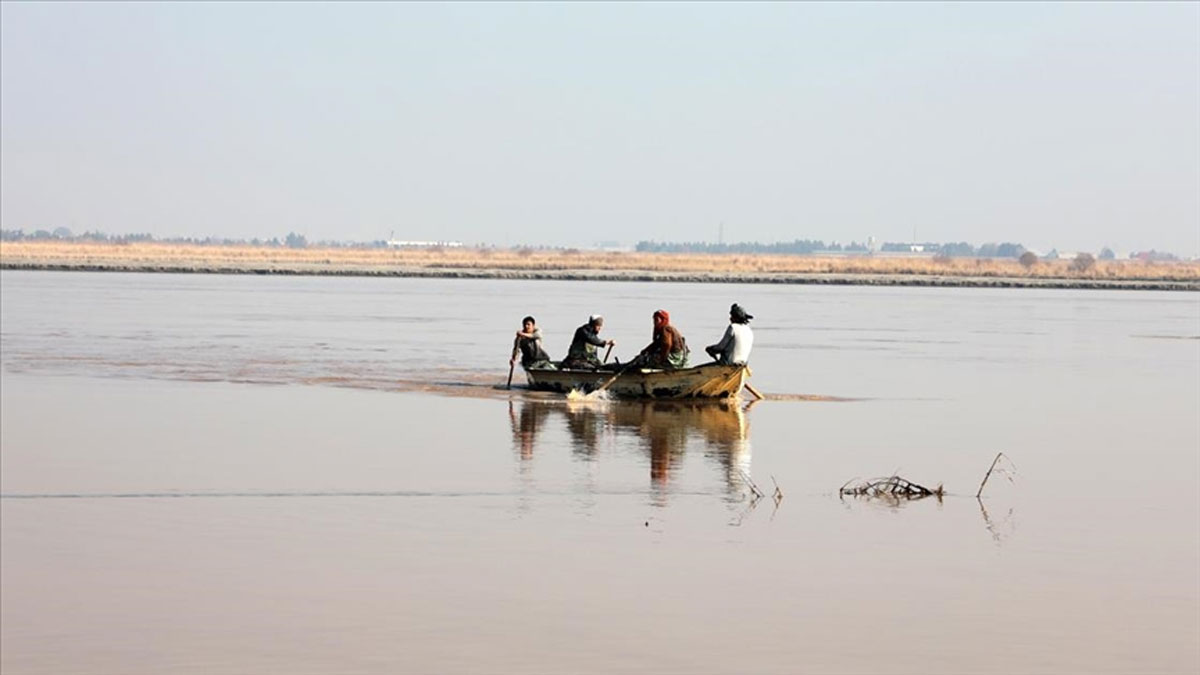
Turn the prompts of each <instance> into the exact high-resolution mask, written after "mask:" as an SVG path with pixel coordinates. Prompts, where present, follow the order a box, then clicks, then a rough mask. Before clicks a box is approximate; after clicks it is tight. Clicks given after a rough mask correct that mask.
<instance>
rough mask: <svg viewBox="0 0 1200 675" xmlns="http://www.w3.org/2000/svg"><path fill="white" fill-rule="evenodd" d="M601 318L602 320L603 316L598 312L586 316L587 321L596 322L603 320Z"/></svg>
mask: <svg viewBox="0 0 1200 675" xmlns="http://www.w3.org/2000/svg"><path fill="white" fill-rule="evenodd" d="M603 320H604V317H602V316H600V315H599V314H593V315H591V316H589V317H588V323H596V322H597V321H603Z"/></svg>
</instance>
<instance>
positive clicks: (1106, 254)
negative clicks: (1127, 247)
mask: <svg viewBox="0 0 1200 675" xmlns="http://www.w3.org/2000/svg"><path fill="white" fill-rule="evenodd" d="M1099 258H1100V260H1116V258H1117V254H1116V253H1113V250H1112V249H1111V248H1109V247H1107V246H1105V247H1104V248H1102V249H1100V256H1099Z"/></svg>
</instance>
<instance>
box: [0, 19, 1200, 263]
mask: <svg viewBox="0 0 1200 675" xmlns="http://www.w3.org/2000/svg"><path fill="white" fill-rule="evenodd" d="M0 30H2V41H0V49H2V54H0V56H2V58H0V77H2V80H0V84H2V91H0V115H2V131H0V191H2V192H0V197H2V199H0V221H2V225H3V227H4V228H8V229H17V228H22V229H26V230H30V229H36V228H42V227H45V228H52V227H57V226H66V227H70V228H72V229H73V230H75V231H77V232H79V231H82V230H85V229H100V230H103V231H106V232H109V233H126V232H143V231H144V232H151V233H153V234H155V235H163V236H169V235H187V236H207V235H215V236H223V237H254V236H260V237H261V236H266V237H270V236H281V235H283V234H286V233H287V232H288V231H291V230H294V231H296V232H300V233H303V234H305V235H306V236H307V237H308V238H309V239H354V240H371V239H381V238H386V237H387V236H388V235H389V233H390V232H392V231H393V230H394V231H395V234H396V236H397V237H399V238H407V239H457V240H462V241H466V242H490V243H496V244H516V243H545V244H555V245H591V244H594V243H595V242H598V241H602V240H616V241H620V242H623V243H632V242H635V241H638V240H640V239H658V240H711V241H715V240H716V238H717V234H718V226H719V224H720V223H721V222H724V223H725V227H724V233H725V234H724V236H725V240H726V241H738V240H758V241H778V240H791V239H795V238H812V239H823V240H826V241H830V240H837V241H842V242H848V241H851V240H859V241H863V240H865V239H866V238H867V237H868V236H874V237H876V238H877V239H879V240H884V241H907V240H909V239H911V238H912V237H913V233H914V230H915V232H916V236H917V238H918V239H921V240H932V241H961V240H965V241H968V242H972V243H975V244H980V243H984V242H987V241H1016V242H1021V243H1024V244H1025V245H1026V246H1029V247H1031V248H1035V249H1039V250H1043V251H1044V250H1048V249H1049V248H1051V247H1057V248H1059V249H1063V250H1076V249H1078V250H1093V251H1094V250H1097V249H1099V248H1100V247H1101V246H1111V247H1113V248H1114V249H1116V250H1117V251H1118V252H1125V251H1129V250H1135V249H1148V248H1157V249H1160V250H1163V249H1165V250H1171V251H1174V252H1176V253H1180V254H1184V255H1198V254H1200V4H1196V3H1182V2H1180V3H1172V4H1147V3H1131V4H1118V3H1100V4H1084V3H1068V4H1034V3H1028V2H1019V3H1018V2H1014V3H1000V4H974V3H973V4H912V5H899V4H867V3H857V4H815V3H797V4H728V5H723V4H710V3H705V4H690V5H689V4H675V3H670V4H582V3H565V4H543V3H531V4H493V3H483V4H465V3H464V4H383V3H364V4H353V5H351V4H337V5H322V4H315V3H304V4H278V3H271V4H246V3H201V4H180V3H170V4H168V3H162V4H151V3H131V4H115V5H109V4H100V3H91V2H90V3H81V4H60V3H31V4H22V3H13V2H5V3H3V5H0Z"/></svg>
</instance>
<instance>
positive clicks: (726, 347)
mask: <svg viewBox="0 0 1200 675" xmlns="http://www.w3.org/2000/svg"><path fill="white" fill-rule="evenodd" d="M753 318H754V316H752V315H750V314H747V313H746V310H744V309H742V307H741V305H738V304H737V303H736V302H735V303H734V304H733V306H732V307H730V308H729V327H728V328H726V329H725V335H724V336H722V337H721V341H720V342H718V343H717V344H715V345H709V346H708V347H705V348H704V351H706V352H708V355H709V356H711V357H713V358H714V359H716V361H717V363H723V364H727V365H732V364H739V365H741V364H745V363H746V362H747V361H749V360H750V348H751V347H753V346H754V331H752V330H750V319H753Z"/></svg>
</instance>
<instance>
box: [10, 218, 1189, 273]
mask: <svg viewBox="0 0 1200 675" xmlns="http://www.w3.org/2000/svg"><path fill="white" fill-rule="evenodd" d="M0 241H14V242H15V241H61V242H85V243H86V242H94V243H107V244H134V243H157V244H181V245H193V246H262V247H271V248H295V249H302V248H308V247H310V246H312V247H319V248H345V249H384V248H389V244H388V242H387V241H386V240H383V239H378V240H375V241H369V242H354V241H329V240H321V241H315V242H310V241H308V239H307V238H306V237H305V236H304V235H302V234H297V233H295V232H289V233H288V234H287V235H286V236H284V237H282V238H280V237H272V238H270V239H261V238H258V237H254V238H252V239H232V238H224V237H155V236H154V235H152V234H149V233H132V234H106V233H104V232H99V231H87V232H84V233H82V234H75V233H73V232H72V231H71V230H70V229H69V228H66V227H58V228H55V229H53V230H45V229H38V230H34V231H32V232H26V231H24V230H20V229H18V230H4V229H0ZM430 248H432V249H434V250H440V248H441V247H439V246H434V247H430ZM474 248H476V249H478V250H480V251H483V252H484V253H487V252H489V251H494V250H498V249H496V247H494V246H489V245H478V246H475V247H474ZM512 249H513V250H515V251H517V252H518V254H519V255H523V256H528V255H531V254H533V252H534V251H558V252H561V253H567V254H575V255H578V254H580V253H581V251H580V250H579V249H576V248H566V249H564V248H561V247H556V246H514V247H512ZM635 250H636V251H637V252H638V253H700V254H725V253H729V254H747V255H752V254H778V255H818V254H821V253H845V254H852V255H867V254H870V253H872V252H873V251H872V247H871V245H869V244H864V243H859V242H856V241H852V242H850V243H849V244H842V243H839V242H829V243H826V242H824V241H821V240H818V239H796V240H794V241H790V242H776V243H770V244H764V243H760V242H737V243H731V244H724V243H722V244H714V243H709V242H657V241H640V242H638V243H637V246H636V247H635ZM878 250H879V251H881V252H883V253H922V254H924V255H932V256H934V257H935V258H1009V259H1016V260H1020V261H1021V262H1022V263H1023V264H1029V260H1030V257H1031V256H1033V258H1032V259H1034V260H1036V259H1039V258H1041V259H1049V260H1055V259H1058V258H1060V257H1065V258H1068V259H1070V258H1075V257H1079V256H1085V257H1091V258H1093V259H1096V260H1114V259H1116V254H1114V253H1113V251H1112V249H1110V248H1107V247H1106V248H1104V249H1101V250H1100V252H1099V253H1097V254H1096V255H1095V256H1092V254H1090V253H1069V254H1060V253H1059V252H1058V251H1057V250H1051V251H1049V252H1048V253H1045V254H1043V255H1041V256H1037V255H1035V254H1034V253H1033V252H1031V251H1028V250H1027V249H1026V248H1025V247H1024V246H1022V245H1021V244H1017V243H1012V242H1003V243H986V244H982V245H980V246H978V247H976V246H974V245H972V244H969V243H967V242H965V241H960V242H950V243H939V242H922V243H917V244H913V243H908V242H884V243H882V244H879V245H878ZM1129 258H1130V259H1133V260H1143V261H1148V262H1169V261H1177V260H1179V257H1178V256H1176V255H1174V254H1172V253H1167V252H1165V251H1156V250H1149V251H1135V252H1132V253H1130V254H1129Z"/></svg>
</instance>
